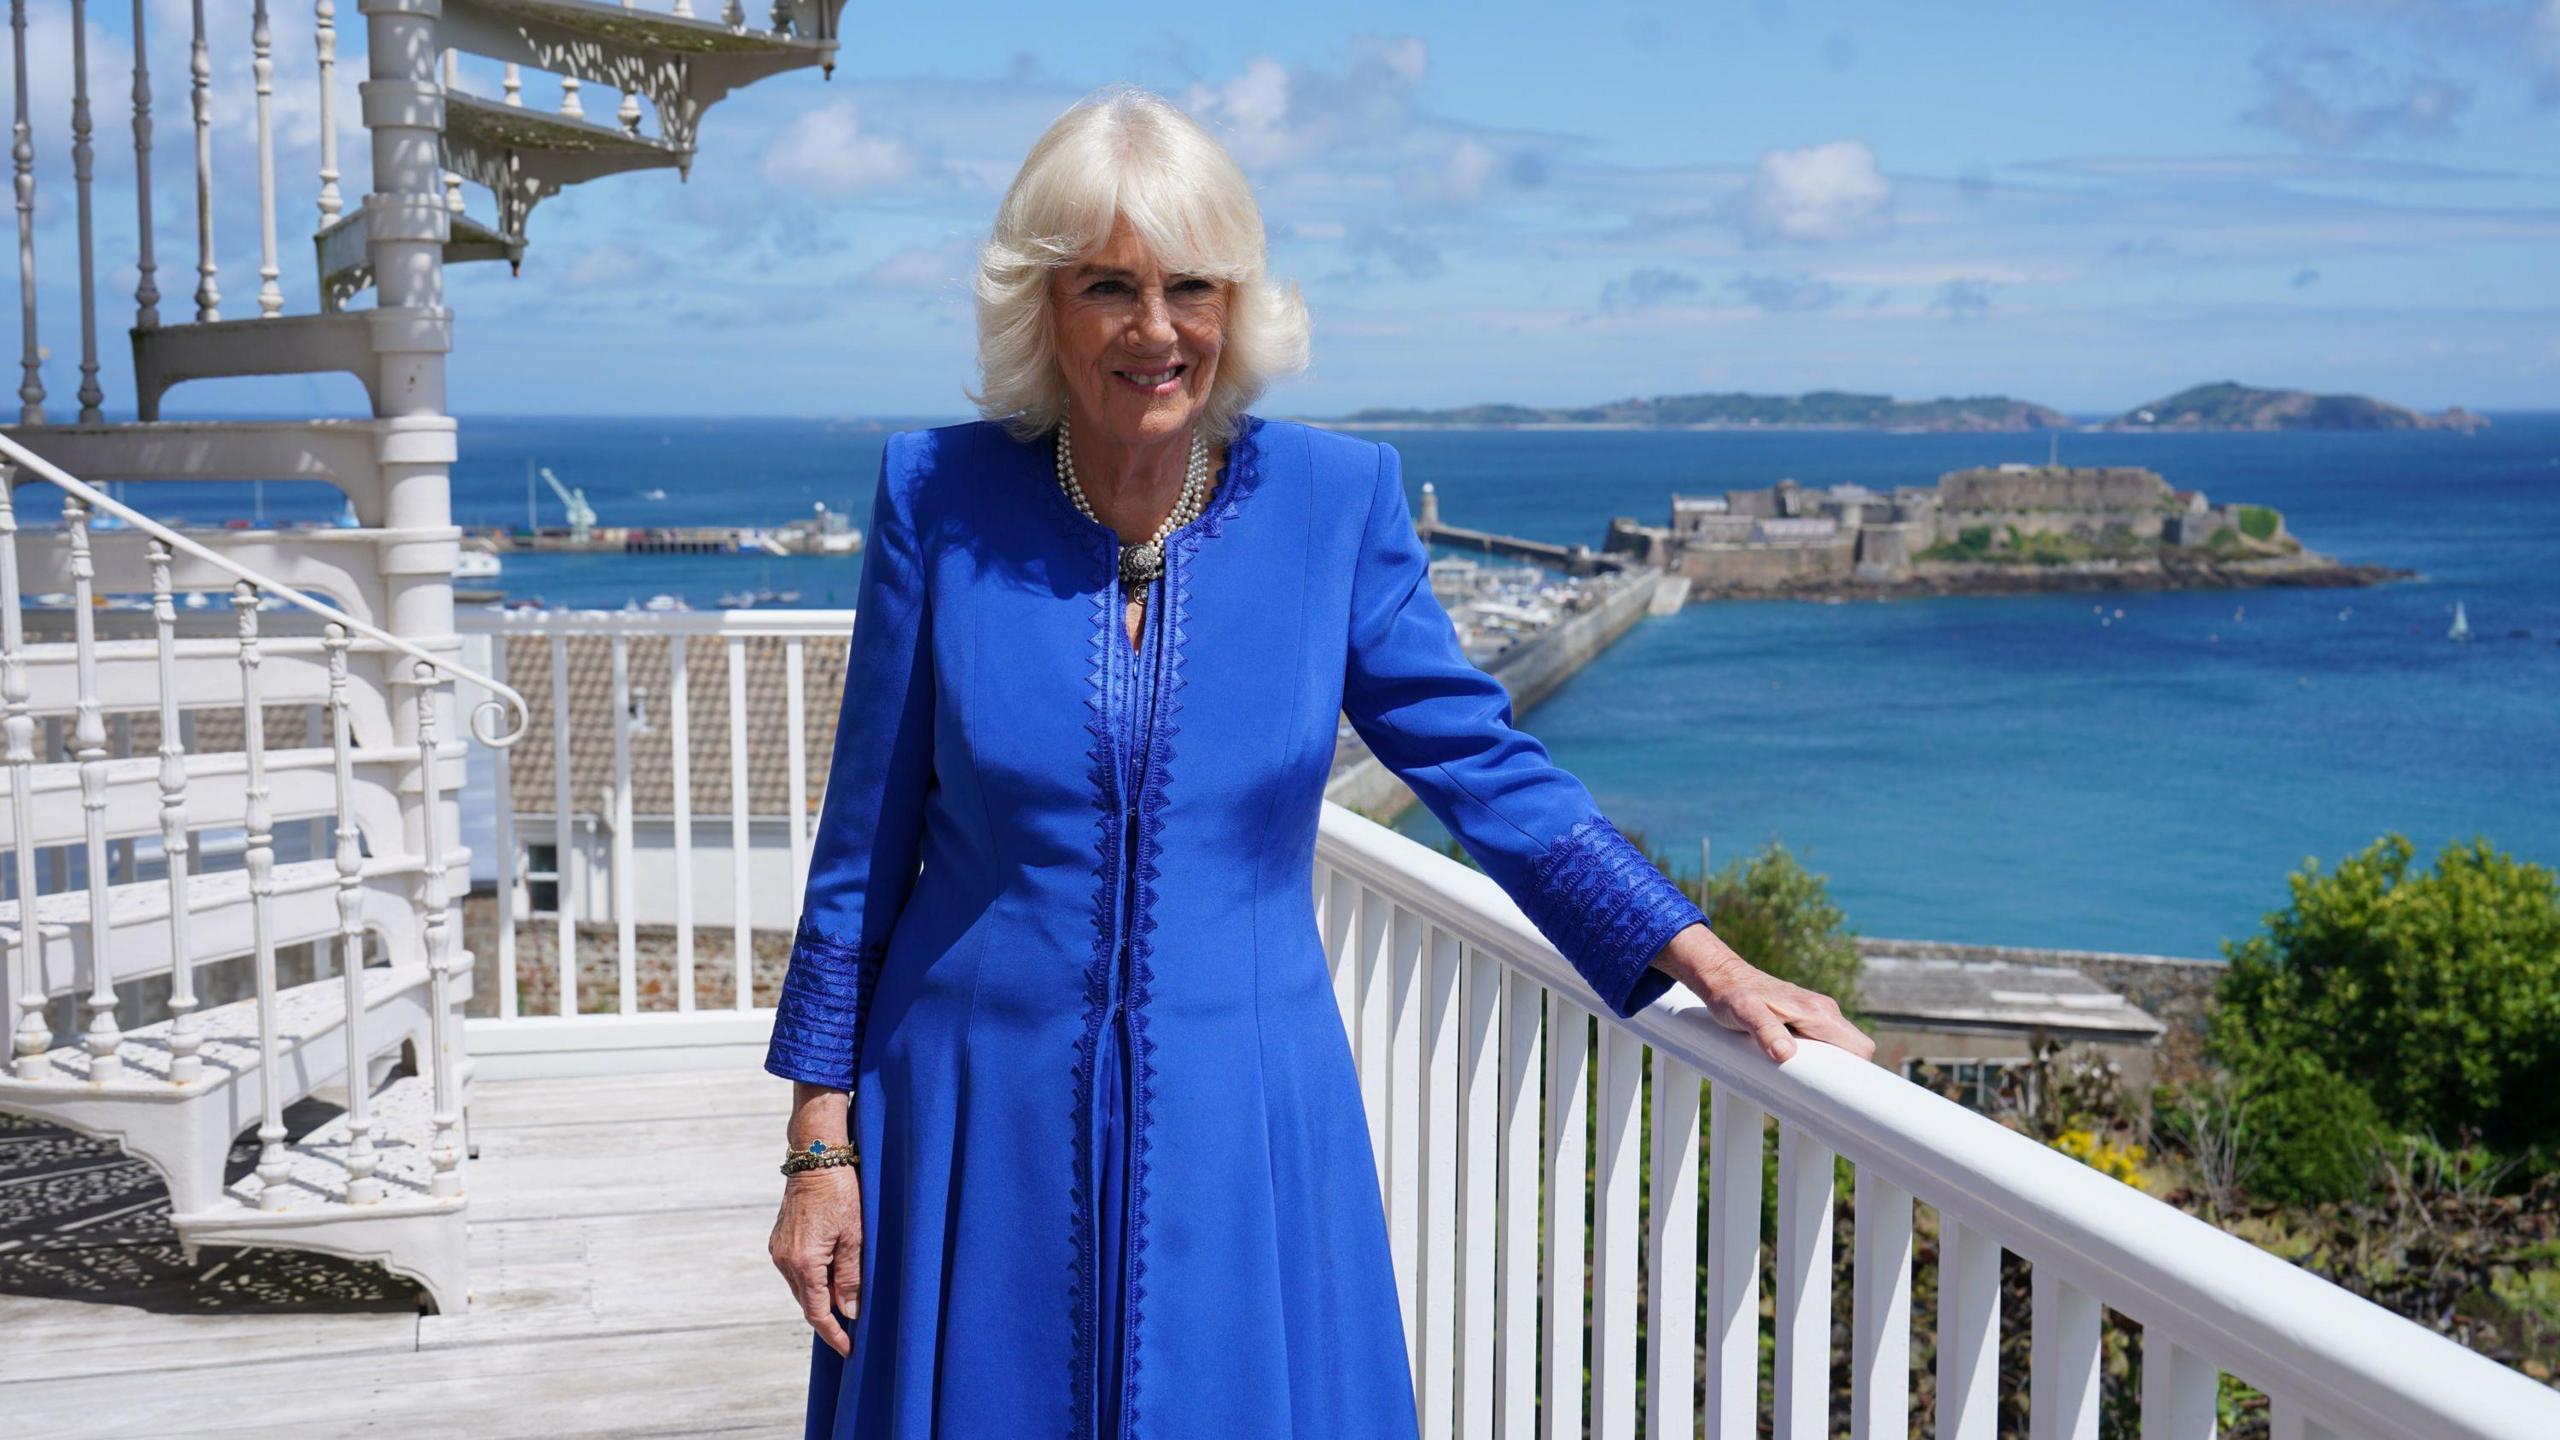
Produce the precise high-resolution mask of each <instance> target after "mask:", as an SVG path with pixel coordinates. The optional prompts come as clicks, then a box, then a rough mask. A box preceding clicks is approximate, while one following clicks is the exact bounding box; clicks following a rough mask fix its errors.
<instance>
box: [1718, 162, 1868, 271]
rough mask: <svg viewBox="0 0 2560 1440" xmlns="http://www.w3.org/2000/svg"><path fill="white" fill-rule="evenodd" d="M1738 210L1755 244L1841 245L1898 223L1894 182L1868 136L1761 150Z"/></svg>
mask: <svg viewBox="0 0 2560 1440" xmlns="http://www.w3.org/2000/svg"><path fill="white" fill-rule="evenodd" d="M1731 216H1732V220H1733V223H1734V225H1735V227H1736V228H1737V229H1738V230H1739V231H1740V232H1741V234H1742V237H1743V239H1744V241H1745V242H1746V243H1748V244H1753V245H1836V244H1844V243H1847V242H1850V241H1855V240H1869V239H1875V238H1877V237H1880V236H1882V235H1884V234H1886V233H1888V232H1889V231H1891V230H1892V228H1893V182H1891V181H1889V180H1887V179H1886V178H1885V177H1884V174H1883V172H1882V171H1880V170H1878V169H1877V168H1876V152H1875V150H1874V149H1873V148H1872V147H1870V146H1869V145H1868V144H1867V142H1865V141H1864V140H1833V141H1830V142H1829V143H1827V144H1822V145H1810V146H1806V147H1805V148H1803V149H1800V150H1772V151H1769V152H1768V153H1767V154H1764V155H1762V156H1761V157H1760V163H1759V165H1758V166H1757V167H1756V168H1755V169H1754V170H1753V171H1752V175H1751V178H1750V180H1749V181H1748V182H1747V183H1746V184H1745V185H1744V186H1743V188H1742V190H1741V192H1740V193H1739V194H1738V195H1736V196H1735V197H1734V203H1733V206H1732V210H1731Z"/></svg>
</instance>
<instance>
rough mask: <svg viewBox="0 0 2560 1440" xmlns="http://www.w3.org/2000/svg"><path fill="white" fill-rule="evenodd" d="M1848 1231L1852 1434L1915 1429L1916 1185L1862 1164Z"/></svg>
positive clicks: (1891, 1437) (1897, 1436) (1870, 1438)
mask: <svg viewBox="0 0 2560 1440" xmlns="http://www.w3.org/2000/svg"><path fill="white" fill-rule="evenodd" d="M1855 1203H1856V1205H1857V1213H1856V1218H1855V1228H1854V1230H1853V1231H1852V1233H1851V1245H1852V1248H1853V1252H1854V1253H1853V1254H1852V1255H1851V1257H1850V1264H1851V1272H1850V1287H1851V1293H1850V1302H1849V1308H1850V1327H1849V1436H1850V1440H1904V1437H1906V1436H1908V1435H1909V1434H1910V1433H1911V1192H1910V1191H1908V1190H1905V1189H1903V1188H1902V1187H1901V1186H1899V1185H1896V1184H1894V1183H1893V1182H1892V1181H1890V1180H1887V1179H1885V1178H1884V1177H1883V1176H1881V1175H1879V1174H1877V1173H1876V1172H1875V1169H1874V1167H1872V1166H1867V1165H1861V1166H1859V1167H1858V1178H1857V1190H1856V1200H1855Z"/></svg>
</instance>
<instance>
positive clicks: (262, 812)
mask: <svg viewBox="0 0 2560 1440" xmlns="http://www.w3.org/2000/svg"><path fill="white" fill-rule="evenodd" d="M231 608H232V610H233V611H234V612H235V613H237V614H238V615H239V617H240V733H241V735H242V737H243V743H242V746H241V748H242V749H243V750H244V751H245V752H246V753H247V757H248V772H249V785H248V805H247V809H246V813H245V815H244V824H245V828H246V829H247V831H248V842H249V843H248V850H247V852H246V853H245V855H244V857H243V858H244V859H245V861H246V862H247V866H248V871H249V928H250V934H251V936H252V937H253V944H254V946H255V953H256V957H257V958H256V960H255V962H254V963H255V964H256V967H257V984H258V1103H259V1106H260V1111H261V1117H262V1118H261V1119H260V1120H259V1122H258V1208H259V1209H261V1210H282V1209H284V1208H285V1207H286V1206H288V1205H289V1204H291V1203H292V1200H293V1196H292V1194H291V1192H289V1191H287V1190H286V1189H285V1183H284V1182H285V1175H286V1173H287V1168H288V1162H287V1160H286V1157H285V1150H284V1135H285V1130H284V1094H283V1086H282V1082H281V1081H280V1080H279V1079H278V1077H277V1073H276V1072H277V1070H278V1069H279V1068H280V1067H281V1065H282V1063H283V1057H282V1056H281V1055H280V1054H279V1053H278V1051H277V1044H276V1041H277V1036H276V1025H277V1018H276V941H275V916H274V902H275V889H276V886H275V866H276V852H275V835H274V827H275V822H274V819H273V817H272V815H271V814H270V812H269V809H268V806H267V720H266V707H265V704H264V702H263V701H262V700H261V699H260V698H259V690H258V664H259V660H260V655H259V652H258V590H257V587H256V586H254V585H251V584H250V583H249V582H248V581H246V580H243V581H240V582H238V583H237V584H235V585H233V586H232V587H231Z"/></svg>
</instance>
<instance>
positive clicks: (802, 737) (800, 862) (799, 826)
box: [782, 635, 809, 895]
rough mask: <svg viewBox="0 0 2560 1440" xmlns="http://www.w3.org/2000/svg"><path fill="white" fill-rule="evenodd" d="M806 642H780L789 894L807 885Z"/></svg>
mask: <svg viewBox="0 0 2560 1440" xmlns="http://www.w3.org/2000/svg"><path fill="white" fill-rule="evenodd" d="M806 650H807V642H806V641H805V640H804V639H802V638H801V637H800V636H798V635H793V636H791V637H789V638H788V639H786V640H784V641H783V642H782V694H783V703H784V704H785V706H786V707H787V708H788V711H789V713H787V714H786V715H784V717H783V721H782V726H783V737H784V746H783V754H784V758H785V760H786V762H787V766H788V768H787V770H786V772H785V773H786V774H787V775H788V776H789V778H790V781H791V803H790V804H789V805H788V806H786V807H784V808H785V810H786V811H787V812H788V813H789V815H790V817H791V893H792V894H794V895H797V894H800V893H801V892H802V890H803V889H805V888H806V887H807V885H808V883H809V723H808V721H809V715H808V709H809V707H808V705H807V704H806V703H805V701H806V692H807V689H808V687H807V685H806V683H805V681H804V680H803V677H802V659H803V657H804V654H805V652H806Z"/></svg>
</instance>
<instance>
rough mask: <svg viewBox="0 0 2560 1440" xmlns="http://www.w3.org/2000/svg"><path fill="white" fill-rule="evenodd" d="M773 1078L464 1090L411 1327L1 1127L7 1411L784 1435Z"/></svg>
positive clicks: (346, 1288)
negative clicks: (450, 1267)
mask: <svg viewBox="0 0 2560 1440" xmlns="http://www.w3.org/2000/svg"><path fill="white" fill-rule="evenodd" d="M790 1089H791V1087H790V1086H789V1085H787V1084H785V1083H784V1082H782V1081H780V1080H776V1079H774V1078H773V1077H771V1076H769V1075H765V1074H763V1073H762V1072H760V1071H747V1072H745V1073H740V1074H707V1075H705V1074H675V1075H664V1076H641V1077H633V1076H605V1077H595V1078H581V1079H564V1080H515V1081H505V1082H499V1081H484V1082H481V1083H480V1084H479V1085H478V1086H477V1087H476V1094H475V1096H474V1101H473V1105H472V1115H471V1121H472V1137H471V1138H472V1140H473V1142H474V1143H475V1144H476V1145H477V1146H478V1147H479V1155H478V1158H477V1159H476V1160H475V1161H474V1162H472V1164H471V1165H470V1166H469V1167H468V1169H467V1171H466V1173H467V1174H468V1176H469V1177H470V1178H469V1185H470V1189H471V1215H472V1226H471V1277H472V1289H473V1301H472V1304H471V1308H470V1311H469V1313H468V1314H460V1315H420V1314H419V1313H418V1310H417V1291H416V1287H415V1286H414V1285H412V1284H410V1283H408V1282H406V1281H403V1280H401V1279H400V1278H399V1277H397V1276H392V1275H388V1274H386V1273H385V1272H384V1271H383V1270H381V1269H380V1268H379V1267H376V1266H372V1265H368V1264H364V1263H361V1262H357V1261H342V1260H336V1259H332V1258H330V1257H326V1256H316V1255H310V1254H300V1253H293V1252H285V1251H272V1250H240V1249H213V1248H207V1249H206V1250H205V1251H203V1252H202V1255H201V1257H200V1260H199V1263H197V1264H196V1265H194V1266H189V1265H187V1264H185V1263H184V1261H183V1259H182V1257H181V1256H180V1253H179V1250H178V1246H177V1243H176V1240H175V1238H174V1237H173V1235H172V1232H171V1230H170V1227H169V1220H168V1213H169V1212H168V1200H167V1196H166V1193H165V1192H164V1191H163V1190H162V1189H161V1187H160V1185H159V1182H158V1181H157V1179H156V1178H154V1176H153V1174H152V1172H151V1171H150V1169H149V1168H148V1167H147V1166H145V1165H143V1164H142V1163H141V1162H140V1161H135V1160H129V1159H125V1158H124V1157H123V1156H122V1155H121V1153H120V1152H119V1151H117V1150H116V1148H115V1147H114V1146H113V1145H111V1144H103V1143H101V1142H97V1141H91V1140H86V1139H82V1138H80V1137H78V1136H73V1135H69V1134H67V1133H65V1132H63V1131H59V1130H53V1129H48V1128H41V1127H35V1126H32V1125H29V1124H27V1123H25V1122H20V1121H16V1120H9V1119H0V1415H5V1416H7V1417H8V1421H9V1425H8V1428H9V1429H10V1430H11V1431H12V1432H15V1433H19V1434H30V1435H46V1436H51V1437H71V1436H87V1435H96V1436H114V1437H118V1440H131V1437H132V1436H135V1435H142V1434H180V1433H183V1434H187V1435H189V1436H193V1437H213V1436H226V1435H241V1436H248V1435H258V1436H262V1437H274V1436H279V1435H295V1436H301V1435H312V1436H335V1435H353V1434H358V1433H364V1434H374V1433H382V1434H397V1435H400V1436H402V1437H404V1440H408V1437H429V1436H437V1437H442V1436H452V1437H456V1440H502V1437H514V1436H523V1437H542V1440H567V1437H572V1436H607V1435H610V1436H682V1435H758V1436H776V1435H797V1434H798V1433H799V1431H800V1419H801V1411H802V1405H803V1398H804V1395H805V1389H806V1384H807V1376H808V1364H809V1346H810V1336H809V1329H808V1326H807V1325H806V1324H805V1323H804V1322H803V1321H802V1320H801V1319H800V1318H799V1316H798V1312H797V1311H796V1310H795V1309H794V1308H793V1306H792V1304H791V1300H790V1296H789V1293H788V1292H787V1291H786V1290H785V1289H784V1287H783V1284H782V1280H781V1278H780V1277H779V1276H778V1275H777V1274H776V1273H775V1272H774V1270H773V1267H772V1265H771V1264H770V1263H769V1262H768V1261H767V1260H766V1259H765V1253H764V1247H765V1238H766V1235H767V1233H768V1232H769V1231H770V1230H771V1228H772V1225H773V1214H774V1202H775V1200H776V1198H777V1196H778V1194H779V1187H780V1185H781V1177H780V1176H778V1175H776V1174H775V1173H774V1171H773V1157H774V1155H775V1154H776V1153H777V1151H778V1149H779V1146H778V1144H777V1143H776V1142H777V1141H779V1140H780V1139H781V1137H782V1133H783V1119H784V1115H785V1112H786V1110H787V1109H788V1106H789V1102H790ZM333 1112H334V1107H331V1106H325V1105H307V1106H301V1107H296V1110H295V1111H293V1112H288V1115H287V1123H288V1128H290V1129H292V1130H294V1131H296V1132H299V1131H300V1130H302V1129H304V1128H306V1126H307V1125H310V1124H316V1123H318V1122H320V1121H322V1120H325V1119H326V1118H328V1116H329V1115H330V1114H331V1113H333ZM254 1159H255V1146H254V1141H253V1142H252V1143H251V1144H249V1145H247V1146H244V1147H243V1148H242V1149H240V1150H236V1151H235V1152H234V1162H235V1168H237V1167H238V1166H239V1165H240V1164H241V1162H242V1161H243V1160H254Z"/></svg>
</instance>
